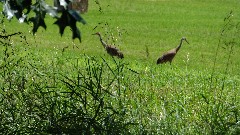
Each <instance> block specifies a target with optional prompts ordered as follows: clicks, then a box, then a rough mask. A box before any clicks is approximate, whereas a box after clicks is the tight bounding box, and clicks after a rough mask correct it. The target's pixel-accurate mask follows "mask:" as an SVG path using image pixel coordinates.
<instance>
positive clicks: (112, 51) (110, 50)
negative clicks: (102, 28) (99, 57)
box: [93, 32, 124, 59]
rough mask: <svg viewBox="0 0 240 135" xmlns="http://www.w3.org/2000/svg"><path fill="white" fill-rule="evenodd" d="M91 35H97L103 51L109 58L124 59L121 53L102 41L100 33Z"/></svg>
mask: <svg viewBox="0 0 240 135" xmlns="http://www.w3.org/2000/svg"><path fill="white" fill-rule="evenodd" d="M93 35H98V36H99V38H100V41H101V43H102V45H103V47H104V49H105V50H106V51H107V53H108V54H109V55H111V56H117V57H118V58H121V59H122V58H124V57H123V53H122V52H120V51H119V50H118V49H117V48H116V47H114V46H111V45H108V44H107V43H106V42H104V41H103V39H102V36H101V34H100V32H97V33H94V34H93Z"/></svg>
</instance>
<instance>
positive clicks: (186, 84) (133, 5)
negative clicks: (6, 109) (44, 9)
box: [5, 0, 240, 134]
mask: <svg viewBox="0 0 240 135" xmlns="http://www.w3.org/2000/svg"><path fill="white" fill-rule="evenodd" d="M49 1H50V0H49ZM98 2H99V4H96V2H95V1H94V0H89V9H88V12H87V13H85V14H83V15H82V16H83V18H84V19H85V20H86V21H87V24H86V25H82V24H78V26H79V28H80V30H81V34H82V42H81V43H80V42H79V40H77V39H75V40H74V41H73V40H72V39H71V36H72V35H71V30H70V29H69V28H67V29H66V30H65V32H64V35H63V36H62V37H60V34H59V33H58V31H59V30H58V27H57V26H56V25H51V24H53V23H54V20H53V19H51V18H50V17H47V18H46V20H45V21H46V23H47V24H48V25H47V26H48V27H47V31H45V30H44V29H43V28H40V29H39V30H38V32H37V33H36V35H35V36H32V35H31V33H29V31H31V28H32V27H31V25H26V24H19V23H17V22H16V20H13V21H12V22H11V23H5V24H6V26H5V28H6V29H7V32H9V33H12V32H15V31H16V30H17V31H22V32H23V33H25V34H26V37H27V41H28V46H26V45H23V46H22V47H23V48H26V50H27V51H29V52H31V55H30V57H27V54H25V53H24V52H20V56H21V55H23V56H25V55H26V60H29V62H27V63H28V64H29V63H30V64H31V63H32V65H34V66H32V65H31V66H29V67H31V68H29V69H28V70H29V71H32V72H29V73H27V74H26V78H27V77H29V78H27V80H29V81H28V83H29V85H28V86H29V88H26V89H27V90H28V89H30V90H29V91H28V92H29V93H30V94H29V95H30V96H29V97H30V98H31V94H33V95H34V92H33V93H31V90H32V91H34V90H35V92H38V89H34V87H35V86H34V85H32V84H38V82H40V83H39V84H38V85H36V88H39V87H38V86H42V87H40V88H41V89H40V90H41V91H47V92H49V89H50V92H53V94H52V93H51V94H52V95H53V97H51V96H52V95H51V94H49V95H48V96H49V97H47V98H49V99H50V100H49V103H51V102H53V105H55V100H56V101H57V103H59V108H55V109H54V108H53V110H54V111H56V112H55V113H54V114H55V115H56V119H57V120H56V121H58V120H59V123H58V124H59V125H60V127H61V126H62V127H63V128H67V127H65V126H67V124H66V125H65V121H64V120H63V119H61V118H64V115H65V113H63V114H61V113H59V112H61V111H59V110H64V111H63V112H65V111H66V112H67V113H66V114H73V115H74V116H75V115H76V114H78V112H77V111H76V113H74V112H75V110H76V109H75V108H70V107H69V106H67V107H66V108H67V109H65V108H64V103H65V101H67V102H68V103H69V104H70V103H71V104H73V105H75V104H77V105H78V104H80V105H79V106H81V102H80V103H79V101H77V100H74V99H72V98H71V97H70V96H69V95H70V94H69V95H67V94H68V93H67V92H69V91H70V90H71V88H78V87H79V86H78V85H76V86H75V87H70V88H68V87H67V86H68V85H66V84H65V83H63V81H66V80H68V79H69V80H71V79H72V80H74V79H76V74H77V75H79V73H81V74H80V75H83V76H84V77H86V78H85V79H86V80H87V81H86V82H91V81H92V80H93V82H94V81H96V82H97V83H98V80H94V79H95V78H93V77H88V76H91V74H90V75H89V74H87V72H89V71H88V70H89V69H90V68H89V69H88V68H86V67H88V66H89V65H90V66H91V64H92V65H95V66H96V68H95V67H94V66H92V67H91V68H92V69H95V70H96V72H95V71H94V72H93V75H95V74H94V73H96V74H98V73H99V72H100V70H101V69H102V67H103V71H101V72H100V74H101V75H102V78H103V79H102V78H100V80H101V81H99V82H100V83H101V85H100V86H101V88H102V87H103V88H104V89H105V88H106V89H107V90H108V91H109V92H110V93H111V94H112V95H111V96H109V95H107V96H106V95H104V96H103V98H104V102H105V104H104V107H105V106H108V105H109V104H111V105H112V106H113V107H116V108H117V109H116V110H118V109H119V110H120V112H121V109H122V108H121V107H123V109H122V110H124V113H123V114H122V115H123V116H124V117H122V118H123V119H124V120H123V121H124V122H129V121H130V122H133V123H135V125H134V124H133V125H132V127H133V128H128V130H127V131H126V132H128V133H132V134H148V133H149V134H151V133H152V134H238V133H239V132H240V129H239V116H240V114H239V102H240V99H239V98H240V96H239V90H240V89H239V85H240V83H239V81H240V80H239V79H240V78H239V75H240V73H239V66H240V59H239V51H240V44H239V40H240V39H239V35H238V34H232V33H235V31H230V32H228V33H227V34H226V35H223V36H221V31H222V29H223V27H224V25H225V24H226V21H225V22H224V18H225V17H226V16H228V15H229V13H230V12H231V11H232V12H233V16H231V18H232V22H233V24H234V23H237V22H240V9H239V5H240V2H239V1H238V0H212V1H210V2H209V1H207V0H133V1H130V0H120V1H113V0H112V1H109V0H108V1H107V0H99V1H98ZM48 3H51V2H48ZM51 4H52V3H51ZM100 9H101V10H100ZM99 10H100V11H99ZM236 29H237V30H240V29H239V28H238V27H236ZM237 30H236V31H237ZM226 31H227V30H226ZM96 32H101V33H102V35H103V39H104V40H105V41H106V42H108V43H109V44H115V45H116V46H117V47H118V48H120V50H121V51H122V52H123V53H124V59H122V60H120V59H116V63H117V64H119V63H118V62H120V64H121V63H124V64H125V65H124V67H126V68H124V69H123V70H122V71H123V72H121V73H119V72H118V71H120V70H119V69H116V70H111V71H110V70H109V69H110V68H109V67H112V69H115V68H116V67H117V64H116V63H115V62H113V60H112V58H111V57H110V56H109V55H108V54H106V51H105V50H104V49H103V47H102V45H101V43H100V41H99V38H98V37H97V36H96V35H92V34H93V33H96ZM231 32H232V33H231ZM236 33H237V32H236ZM182 37H186V38H187V40H188V41H189V43H190V44H186V43H185V42H184V43H183V46H182V48H181V49H180V51H179V52H178V54H177V55H176V57H175V59H174V60H173V62H172V65H170V64H169V63H166V64H162V65H157V64H156V61H157V59H158V58H159V57H160V56H161V55H162V54H163V53H164V52H165V51H167V50H170V49H172V48H174V47H176V46H178V45H179V43H180V39H181V38H182ZM222 37H224V39H221V38H222ZM226 37H227V38H226ZM235 37H237V38H235ZM225 38H226V39H225ZM234 38H235V39H234ZM220 39H221V40H220ZM230 39H234V41H235V43H236V44H235V45H234V46H233V48H232V49H233V51H228V50H229V49H230V48H231V47H230V46H227V45H224V44H223V41H226V40H230ZM219 40H220V41H221V42H220V44H219ZM18 43H19V44H20V45H21V44H22V42H19V39H16V40H15V41H14V44H16V45H19V44H18ZM218 45H219V46H220V47H219V48H218ZM67 46H68V48H66V49H65V51H64V53H62V49H63V48H65V47H67ZM20 48H21V46H20ZM217 48H218V50H217ZM19 50H21V49H19ZM21 53H22V54H21ZM32 56H33V58H32ZM88 56H89V57H91V56H93V57H96V61H93V63H91V62H90V64H89V63H88V62H87V61H86V59H87V57H88ZM229 56H230V61H229V63H227V62H228V57H229ZM100 57H103V58H104V59H105V61H104V60H102V59H101V58H100ZM215 59H216V65H215V67H214V61H215ZM87 60H89V61H90V60H92V59H87ZM77 61H78V63H77ZM98 62H99V63H98ZM33 63H34V64H33ZM96 63H97V64H96ZM106 63H108V64H109V65H110V66H109V65H108V64H106ZM28 64H27V65H28ZM101 64H102V65H103V66H102V67H101ZM99 65H100V66H99ZM23 67H24V66H23ZM99 67H100V68H99ZM16 68H17V67H16ZM226 68H227V70H226ZM13 69H14V68H13ZM105 69H107V70H105ZM18 70H20V71H21V72H20V73H22V72H23V71H24V69H23V70H22V69H17V71H18ZM78 70H79V71H78ZM13 71H14V73H15V70H13ZM213 71H214V74H212V73H213ZM136 72H137V73H138V74H136ZM23 73H25V72H23ZM117 73H118V74H117ZM23 75H25V74H23ZM58 77H59V78H60V79H59V80H58ZM78 77H79V76H78ZM84 77H83V78H84ZM35 78H37V79H39V80H37V79H36V80H34V79H35ZM92 78H93V79H92ZM48 79H49V80H48ZM77 79H79V78H77ZM80 79H81V78H80ZM88 79H89V80H90V79H92V80H91V81H89V80H88ZM108 79H109V80H110V81H109V80H108ZM111 79H112V80H114V79H116V80H114V81H113V82H111V81H112V80H111ZM78 81H79V80H78ZM84 81H85V80H84ZM76 82H77V81H76ZM109 82H111V85H110V86H109V87H107V84H108V83H109ZM72 83H74V81H69V84H72ZM6 85H7V83H6ZM45 85H46V87H45ZM52 85H53V86H54V87H53V88H52V87H50V88H49V86H52ZM32 87H33V89H31V88H32ZM79 89H80V88H79ZM79 89H78V90H79ZM82 89H83V88H82ZM96 89H97V90H98V88H96ZM40 90H39V91H40ZM51 90H52V91H51ZM93 90H95V87H94V89H93ZM56 91H57V92H56ZM59 91H60V92H59ZM79 91H80V92H81V89H80V90H79ZM50 92H49V93H50ZM54 92H56V96H59V97H61V98H56V97H55V95H54ZM61 92H63V93H61ZM64 92H65V93H64ZM59 93H60V94H59ZM64 94H66V95H64ZM40 95H41V94H40ZM85 95H86V94H85ZM33 97H35V96H33ZM75 97H77V96H75ZM44 98H45V97H44V96H43V97H41V96H39V97H37V96H36V99H35V98H33V99H34V100H32V101H33V102H35V101H36V102H37V101H38V102H37V103H39V104H41V105H42V106H46V108H47V107H48V104H47V103H46V105H45V104H43V103H42V101H44ZM88 98H89V97H88ZM90 98H91V97H90ZM90 98H89V99H90ZM101 98H102V97H101ZM60 99H61V100H60ZM19 100H20V101H21V98H19ZM119 100H120V101H121V103H122V106H120V105H119V104H118V103H120V102H118V101H119ZM75 101H76V102H77V103H76V102H75ZM89 101H90V102H89V103H91V100H89ZM22 102H23V103H25V102H24V100H23V101H22ZM77 105H76V107H78V106H77ZM49 106H51V105H50V104H49ZM119 106H120V107H119ZM23 108H24V107H23ZM43 108H44V107H43ZM91 109H92V108H91V107H90V111H89V112H90V114H91V113H92V110H91ZM23 110H24V109H23ZM46 110H47V109H46ZM106 110H107V109H106ZM58 111H59V112H58ZM107 111H108V110H107ZM125 111H126V113H125ZM40 112H41V111H40ZM72 112H73V113H72ZM102 112H104V109H103V110H102ZM16 113H17V112H16ZM26 113H28V112H26ZM108 113H109V112H108ZM90 116H91V115H90ZM46 117H47V118H48V114H47V113H46ZM37 118H38V117H36V118H35V119H37ZM54 118H55V117H54ZM76 118H77V117H76ZM35 119H34V118H33V120H34V121H33V123H34V122H35ZM49 119H52V117H51V118H49ZM119 119H120V120H121V117H120V118H118V117H115V118H114V120H116V121H117V120H119ZM61 120H62V121H61ZM6 121H7V120H6ZM19 121H20V120H19ZM23 121H24V120H23ZM36 121H37V120H36ZM45 121H46V123H47V122H48V121H50V120H48V119H45ZM69 121H70V122H72V121H74V120H69ZM24 122H25V121H24ZM37 122H38V121H37ZM40 122H41V121H40ZM29 123H30V122H29ZM49 123H51V121H50V122H49ZM62 123H63V124H62ZM99 123H100V122H99ZM24 124H25V123H24ZM30 124H31V123H30ZM38 124H39V123H38ZM61 124H62V125H61ZM25 125H28V123H27V122H26V124H25ZM42 125H44V123H43V124H42ZM70 125H71V123H70ZM23 127H24V126H23ZM33 127H34V125H33ZM129 127H131V126H129ZM26 129H27V128H26ZM33 129H34V128H33ZM113 129H114V128H113ZM27 130H28V129H27ZM36 131H37V130H36ZM126 132H125V133H126Z"/></svg>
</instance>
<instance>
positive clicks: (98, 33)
mask: <svg viewBox="0 0 240 135" xmlns="http://www.w3.org/2000/svg"><path fill="white" fill-rule="evenodd" d="M92 35H99V36H100V32H97V33H94V34H92Z"/></svg>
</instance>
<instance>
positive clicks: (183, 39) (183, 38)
mask: <svg viewBox="0 0 240 135" xmlns="http://www.w3.org/2000/svg"><path fill="white" fill-rule="evenodd" d="M181 40H182V41H186V42H187V43H188V41H187V39H186V37H182V39H181ZM188 44H189V43H188Z"/></svg>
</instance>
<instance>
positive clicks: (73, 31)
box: [71, 27, 81, 42]
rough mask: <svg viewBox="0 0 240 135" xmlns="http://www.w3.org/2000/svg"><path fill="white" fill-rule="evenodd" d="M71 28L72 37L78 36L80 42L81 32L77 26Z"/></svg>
mask: <svg viewBox="0 0 240 135" xmlns="http://www.w3.org/2000/svg"><path fill="white" fill-rule="evenodd" d="M71 29H72V39H75V38H78V39H79V41H80V42H81V33H80V31H79V29H78V28H77V27H73V28H72V27H71Z"/></svg>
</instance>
